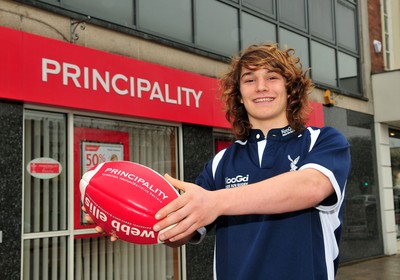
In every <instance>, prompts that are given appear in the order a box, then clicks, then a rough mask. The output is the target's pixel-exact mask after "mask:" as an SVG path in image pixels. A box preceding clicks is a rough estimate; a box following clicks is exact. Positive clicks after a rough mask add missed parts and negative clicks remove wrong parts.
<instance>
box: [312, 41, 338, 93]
mask: <svg viewBox="0 0 400 280" xmlns="http://www.w3.org/2000/svg"><path fill="white" fill-rule="evenodd" d="M311 77H312V78H313V79H314V80H315V81H318V82H320V83H323V84H326V85H334V86H337V85H338V83H337V80H336V56H335V50H334V49H333V48H330V47H328V46H326V45H323V44H320V43H317V42H315V41H312V42H311Z"/></svg>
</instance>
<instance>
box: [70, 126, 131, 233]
mask: <svg viewBox="0 0 400 280" xmlns="http://www.w3.org/2000/svg"><path fill="white" fill-rule="evenodd" d="M110 160H129V133H128V132H124V131H115V130H106V129H98V128H82V127H75V128H74V228H75V229H87V228H93V227H94V225H91V224H88V223H87V222H86V221H85V219H84V217H85V215H86V214H85V213H84V212H83V211H82V210H81V207H82V203H81V193H80V189H79V182H80V179H81V178H82V175H83V174H84V173H85V172H86V171H88V170H89V169H90V168H92V167H94V166H95V165H97V164H100V163H102V162H106V161H110ZM89 236H90V234H89V235H82V236H81V235H76V237H89Z"/></svg>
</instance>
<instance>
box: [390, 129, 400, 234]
mask: <svg viewBox="0 0 400 280" xmlns="http://www.w3.org/2000/svg"><path fill="white" fill-rule="evenodd" d="M389 139H390V160H391V165H392V181H393V199H394V213H395V219H396V230H397V239H400V130H395V129H389Z"/></svg>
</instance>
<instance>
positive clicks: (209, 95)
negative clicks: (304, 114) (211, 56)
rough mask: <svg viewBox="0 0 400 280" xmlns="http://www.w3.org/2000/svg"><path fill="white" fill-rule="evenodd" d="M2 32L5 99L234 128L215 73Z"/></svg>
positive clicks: (0, 80)
mask: <svg viewBox="0 0 400 280" xmlns="http://www.w3.org/2000/svg"><path fill="white" fill-rule="evenodd" d="M0 37H1V38H2V44H0V61H1V63H2V67H0V98H6V99H12V100H19V101H25V102H32V103H38V104H45V105H53V106H61V107H68V108H75V109H83V110H90V111H96V112H105V113H114V114H122V115H127V116H135V117H144V118H150V119H158V120H166V121H173V122H186V123H193V124H200V125H207V126H213V127H222V128H228V127H229V124H228V123H227V121H226V120H225V116H224V113H223V111H222V105H221V102H220V101H219V94H218V88H217V80H216V79H215V78H210V77H206V76H202V75H198V74H194V73H190V72H185V71H182V70H177V69H173V68H169V67H165V66H161V65H157V64H152V63H148V62H144V61H140V60H136V59H132V58H128V57H124V56H119V55H115V54H110V53H107V52H103V51H99V50H94V49H90V48H86V47H82V46H78V45H74V44H70V43H66V42H62V41H58V40H54V39H48V38H44V37H40V36H37V35H33V34H30V33H26V32H22V31H18V30H14V29H10V28H6V27H0ZM314 110H316V114H317V115H316V116H317V119H318V123H312V124H313V125H322V124H323V114H322V106H321V105H320V104H318V103H316V104H315V106H314ZM321 116H322V118H321ZM311 119H313V118H311Z"/></svg>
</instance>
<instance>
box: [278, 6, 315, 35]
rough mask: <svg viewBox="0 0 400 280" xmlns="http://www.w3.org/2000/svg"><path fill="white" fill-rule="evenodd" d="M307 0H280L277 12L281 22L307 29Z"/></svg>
mask: <svg viewBox="0 0 400 280" xmlns="http://www.w3.org/2000/svg"><path fill="white" fill-rule="evenodd" d="M306 2H307V1H306V0H297V1H292V0H281V1H279V14H280V18H281V20H282V21H283V22H286V23H288V24H290V25H291V26H293V27H296V28H299V29H300V30H304V31H307V28H308V24H307V9H306V7H307V3H306Z"/></svg>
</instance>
